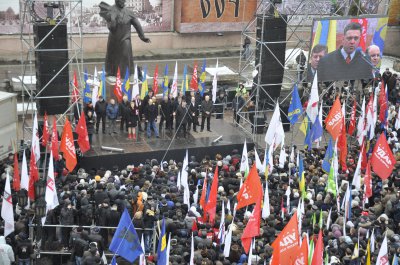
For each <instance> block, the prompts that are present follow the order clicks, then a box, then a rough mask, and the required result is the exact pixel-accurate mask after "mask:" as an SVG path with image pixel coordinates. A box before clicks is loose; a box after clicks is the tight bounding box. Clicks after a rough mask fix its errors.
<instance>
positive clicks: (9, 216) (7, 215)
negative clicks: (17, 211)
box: [1, 172, 14, 237]
mask: <svg viewBox="0 0 400 265" xmlns="http://www.w3.org/2000/svg"><path fill="white" fill-rule="evenodd" d="M1 218H3V220H4V236H5V237H6V236H8V235H9V234H11V233H12V232H14V209H13V204H12V196H11V185H10V176H9V175H8V172H7V173H6V185H5V188H4V194H3V204H2V206H1Z"/></svg>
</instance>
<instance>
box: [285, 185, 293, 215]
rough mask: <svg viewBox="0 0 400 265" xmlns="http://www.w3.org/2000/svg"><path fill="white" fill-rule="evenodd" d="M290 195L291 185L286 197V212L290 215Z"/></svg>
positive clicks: (288, 187)
mask: <svg viewBox="0 0 400 265" xmlns="http://www.w3.org/2000/svg"><path fill="white" fill-rule="evenodd" d="M290 194H292V192H291V191H290V185H288V186H287V189H286V192H285V195H286V210H287V211H288V212H289V213H290Z"/></svg>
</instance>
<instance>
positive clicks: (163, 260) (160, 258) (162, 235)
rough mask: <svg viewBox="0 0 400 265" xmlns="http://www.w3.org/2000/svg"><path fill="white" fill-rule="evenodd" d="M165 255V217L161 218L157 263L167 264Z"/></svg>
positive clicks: (158, 264) (159, 264)
mask: <svg viewBox="0 0 400 265" xmlns="http://www.w3.org/2000/svg"><path fill="white" fill-rule="evenodd" d="M167 255H168V253H167V234H166V233H165V218H163V220H162V226H161V233H160V239H159V241H158V248H157V265H167Z"/></svg>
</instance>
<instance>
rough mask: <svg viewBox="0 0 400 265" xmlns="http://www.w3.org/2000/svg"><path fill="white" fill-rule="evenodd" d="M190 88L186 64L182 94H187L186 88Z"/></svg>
mask: <svg viewBox="0 0 400 265" xmlns="http://www.w3.org/2000/svg"><path fill="white" fill-rule="evenodd" d="M188 88H189V82H188V78H187V65H186V64H185V67H183V79H182V94H183V95H185V94H186V90H188Z"/></svg>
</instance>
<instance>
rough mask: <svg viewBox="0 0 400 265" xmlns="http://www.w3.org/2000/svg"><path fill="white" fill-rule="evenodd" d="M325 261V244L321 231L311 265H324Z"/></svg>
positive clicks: (320, 231)
mask: <svg viewBox="0 0 400 265" xmlns="http://www.w3.org/2000/svg"><path fill="white" fill-rule="evenodd" d="M323 260H324V242H323V241H322V230H319V234H318V240H317V244H315V248H314V255H313V257H312V261H311V265H322V264H323Z"/></svg>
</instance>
